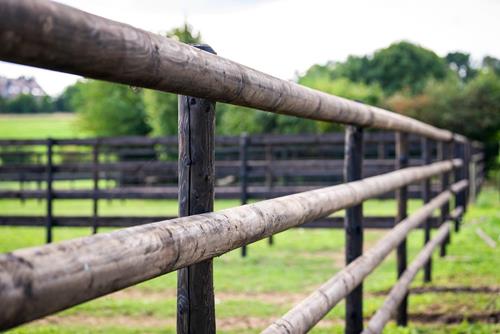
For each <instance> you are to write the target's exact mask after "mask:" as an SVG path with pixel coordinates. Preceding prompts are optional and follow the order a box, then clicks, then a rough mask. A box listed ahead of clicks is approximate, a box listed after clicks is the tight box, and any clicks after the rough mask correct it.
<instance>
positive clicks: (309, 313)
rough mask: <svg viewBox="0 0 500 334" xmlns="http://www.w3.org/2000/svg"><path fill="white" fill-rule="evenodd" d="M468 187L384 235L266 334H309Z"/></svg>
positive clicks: (443, 196) (457, 187) (442, 197)
mask: <svg viewBox="0 0 500 334" xmlns="http://www.w3.org/2000/svg"><path fill="white" fill-rule="evenodd" d="M464 187H467V182H466V181H463V182H459V183H457V184H455V185H453V186H452V187H451V188H452V190H451V191H450V190H447V191H445V192H443V193H441V194H439V195H438V196H436V197H435V198H434V199H433V200H432V201H430V202H429V203H427V204H426V205H424V206H423V207H421V208H420V209H419V210H417V211H416V212H415V213H414V214H412V215H411V216H409V217H407V218H406V219H404V220H403V221H401V222H400V223H399V224H397V225H396V226H395V227H394V228H393V229H392V230H391V231H390V232H388V233H387V234H386V235H384V236H383V237H382V238H381V239H380V240H379V241H378V242H377V244H376V245H375V246H374V247H372V248H371V249H369V250H368V251H367V252H365V253H363V255H362V256H360V257H358V258H357V259H356V260H355V261H353V262H351V263H350V264H349V265H348V266H347V267H345V268H344V269H343V270H341V271H340V272H338V273H337V274H336V275H335V276H333V277H332V278H331V279H330V280H328V281H327V282H326V283H324V284H323V285H322V286H321V287H320V288H319V289H317V290H316V291H314V292H313V293H311V294H310V295H309V296H308V297H307V298H306V299H304V300H302V301H301V302H300V303H299V304H297V305H296V306H294V307H293V308H292V309H291V310H290V311H288V312H287V313H286V314H285V315H284V316H283V317H281V318H280V319H278V320H276V321H275V322H274V323H273V324H272V325H271V326H269V327H268V328H266V329H265V330H264V331H263V332H262V333H264V334H271V333H284V334H285V333H286V334H288V333H306V332H307V331H309V330H310V329H311V328H312V327H313V326H314V325H315V324H316V323H318V321H320V320H321V319H322V318H323V317H324V316H325V315H326V314H327V313H328V312H329V311H330V310H331V309H332V308H333V307H334V306H335V305H336V304H337V303H338V302H339V301H341V300H342V299H343V298H344V297H345V296H346V295H347V294H348V293H349V292H351V291H352V290H353V289H354V288H355V287H356V286H357V285H358V284H359V283H361V282H362V281H363V279H364V278H365V277H366V276H368V275H369V274H370V273H371V272H372V271H373V270H374V269H375V268H376V267H377V266H378V265H379V264H380V263H381V262H382V261H383V260H384V258H385V257H386V256H387V255H388V254H389V253H390V252H391V251H392V250H394V249H395V248H396V247H397V246H398V245H399V244H400V243H401V242H402V241H403V240H404V239H405V238H406V236H407V234H408V233H409V232H410V231H411V230H412V229H414V228H415V227H417V226H419V225H420V224H422V222H423V221H424V220H425V219H426V218H427V217H429V216H430V215H432V213H433V212H434V210H436V209H437V208H439V207H440V206H441V205H443V203H444V202H445V201H448V200H449V199H450V198H451V196H452V192H455V191H458V190H460V189H463V188H464Z"/></svg>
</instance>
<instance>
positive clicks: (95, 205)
mask: <svg viewBox="0 0 500 334" xmlns="http://www.w3.org/2000/svg"><path fill="white" fill-rule="evenodd" d="M92 163H93V167H94V168H93V173H92V179H93V180H92V181H93V186H94V193H93V198H92V234H96V233H97V230H98V228H99V224H98V217H99V143H95V144H94V146H93V150H92Z"/></svg>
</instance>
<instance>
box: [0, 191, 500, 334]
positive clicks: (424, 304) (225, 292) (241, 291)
mask: <svg viewBox="0 0 500 334" xmlns="http://www.w3.org/2000/svg"><path fill="white" fill-rule="evenodd" d="M35 202H36V201H35ZM63 202H65V201H63ZM103 202H104V201H103ZM118 202H120V201H117V203H118ZM148 202H151V201H148ZM126 203H127V205H125V206H123V207H122V208H121V209H120V211H121V212H129V211H126V210H131V211H130V212H133V210H132V209H131V207H132V205H131V204H130V203H129V202H128V201H127V202H126ZM217 203H218V204H217V206H218V208H222V207H227V206H231V205H236V204H237V203H235V202H231V201H218V202H217ZM2 204H4V203H2ZM2 204H0V205H2ZM29 205H34V206H36V203H35V204H33V203H31V204H27V206H29ZM112 205H115V204H112ZM141 205H145V204H143V203H140V202H139V203H136V204H134V205H133V207H141ZM151 205H152V204H151ZM155 205H157V209H158V210H160V209H165V208H166V207H170V208H175V206H176V203H175V201H171V202H169V201H158V203H156V204H155ZM417 205H418V202H415V203H414V204H412V206H414V207H416V206H417ZM366 206H367V209H369V210H371V211H372V212H375V213H388V214H391V213H393V212H394V209H395V208H394V202H393V201H384V202H378V201H372V202H370V203H368V204H367V205H366ZM152 207H153V206H151V210H153V209H152ZM0 208H1V209H0V210H2V211H3V208H4V207H2V206H0ZM73 209H74V207H69V206H68V207H61V208H60V209H59V210H61V211H60V212H61V213H64V212H71V210H73ZM143 209H144V208H143ZM134 210H135V209H134ZM148 210H149V209H148ZM478 227H480V228H481V229H483V230H484V231H485V233H487V234H488V235H490V236H491V237H492V238H493V239H495V240H497V241H498V238H499V236H500V210H499V202H498V194H497V193H496V192H494V191H493V190H492V189H485V191H484V192H483V193H482V194H481V196H480V197H479V199H478V202H477V203H476V204H475V205H473V206H471V207H470V209H469V211H468V213H467V216H466V219H465V224H464V225H463V227H462V229H461V231H460V233H458V234H456V233H454V234H453V235H452V243H451V245H450V246H449V247H448V256H447V257H446V258H440V257H439V256H438V255H437V254H434V257H433V263H434V270H433V282H432V284H431V286H447V287H449V286H457V287H458V286H475V287H478V286H490V287H491V286H495V287H498V286H499V285H500V281H499V277H500V253H499V249H500V248H499V247H500V245H499V246H497V248H495V249H493V248H490V247H489V246H487V245H486V244H485V243H484V242H483V241H482V239H480V238H479V237H478V235H477V234H476V232H475V231H476V229H477V228H478ZM109 230H110V229H103V232H106V231H109ZM55 233H56V237H57V239H58V240H62V239H69V238H73V237H77V236H82V235H87V234H88V233H89V229H84V228H56V229H55ZM383 233H385V232H384V231H374V230H371V231H368V232H367V233H366V234H365V240H366V243H367V245H373V243H374V242H376V240H377V239H379V238H380V237H381V236H382V235H383ZM274 240H275V243H274V245H273V246H272V247H269V246H268V245H267V241H266V240H263V241H259V242H257V243H255V244H252V245H250V246H249V256H248V257H247V258H245V259H242V258H241V257H240V255H239V251H238V250H236V251H233V252H229V253H227V254H225V255H223V256H221V257H218V258H216V259H215V262H214V281H215V290H216V312H217V319H218V321H219V322H218V326H219V329H221V330H220V331H219V332H221V333H258V332H259V330H261V329H262V328H264V327H265V326H266V325H268V324H269V323H270V322H271V321H272V320H273V319H276V318H277V317H279V316H280V315H281V314H283V313H284V312H286V310H288V309H289V308H290V307H292V306H293V305H294V303H295V302H296V301H298V300H300V299H301V298H302V297H303V296H305V295H307V293H308V292H310V291H312V290H314V289H315V288H316V287H317V286H319V285H320V284H321V283H322V282H324V281H325V280H327V279H328V278H330V277H331V276H332V275H333V274H335V272H337V271H338V270H340V269H341V268H342V267H343V253H342V250H343V246H344V234H343V232H342V231H341V230H305V229H293V230H290V231H286V232H283V233H280V234H278V235H276V236H275V239H274ZM42 241H43V229H41V228H6V227H3V228H0V250H1V251H3V252H5V251H8V250H12V249H16V248H19V247H26V246H33V245H36V244H39V243H41V242H42ZM422 241H423V232H422V231H413V232H412V233H411V234H410V236H409V239H408V248H409V257H410V260H411V259H413V258H414V257H415V256H416V254H417V253H418V251H419V250H420V249H421V246H422ZM436 253H437V252H436ZM395 267H396V263H395V256H394V254H391V255H390V256H389V257H388V258H387V259H386V260H385V261H384V262H383V263H382V265H381V266H379V267H378V268H377V269H376V270H375V271H374V272H373V273H372V274H371V275H370V276H369V277H368V278H367V279H366V281H365V293H366V297H365V301H364V312H365V316H366V317H369V316H370V315H372V314H373V313H374V312H375V311H376V310H377V308H378V307H380V305H381V304H382V303H383V301H384V295H383V294H381V293H380V292H381V291H386V290H387V289H390V287H391V286H392V285H393V284H394V282H395V281H396V273H395ZM175 286H176V277H175V273H171V274H168V275H164V276H162V277H159V278H156V279H153V280H150V281H147V282H144V283H141V284H139V285H137V286H135V287H132V288H129V289H126V290H125V291H123V292H120V293H118V294H114V295H110V296H107V297H103V298H99V299H97V300H95V301H91V302H88V303H85V304H82V305H79V306H76V307H74V308H71V309H69V310H67V311H64V312H61V313H59V314H58V315H56V316H53V317H51V320H42V321H39V322H35V323H32V324H28V325H25V326H21V327H19V328H17V329H15V330H13V331H11V333H30V334H31V333H159V332H162V333H174V332H175V303H176V300H175ZM413 286H423V283H422V275H421V273H420V274H419V275H417V277H416V279H415V281H414V284H413ZM375 292H377V293H375ZM409 305H410V314H415V313H420V314H422V313H423V314H432V313H437V312H439V313H441V312H442V313H446V314H465V315H470V314H477V313H484V312H491V311H497V312H498V311H499V310H500V305H499V298H498V296H495V295H491V294H486V293H477V294H471V293H436V292H432V293H424V294H415V295H411V296H410V303H409ZM343 315H344V304H343V303H340V304H339V305H337V306H336V307H335V308H334V309H333V310H332V311H331V312H330V313H329V314H328V315H327V317H326V318H325V319H324V320H323V321H321V322H320V324H319V326H318V327H317V328H316V329H314V330H313V331H312V332H313V333H342V332H343V327H342V323H343V320H342V319H343ZM248 324H250V325H251V326H249V325H248ZM386 332H387V333H391V334H393V333H398V334H399V333H412V334H413V333H418V334H426V333H456V334H458V333H495V332H496V333H500V325H499V324H487V323H484V322H478V323H474V324H470V323H467V322H464V323H460V324H444V323H429V324H424V323H416V322H410V326H409V327H408V328H406V329H402V328H397V327H396V326H395V325H394V324H393V323H390V324H389V325H388V327H387V330H386Z"/></svg>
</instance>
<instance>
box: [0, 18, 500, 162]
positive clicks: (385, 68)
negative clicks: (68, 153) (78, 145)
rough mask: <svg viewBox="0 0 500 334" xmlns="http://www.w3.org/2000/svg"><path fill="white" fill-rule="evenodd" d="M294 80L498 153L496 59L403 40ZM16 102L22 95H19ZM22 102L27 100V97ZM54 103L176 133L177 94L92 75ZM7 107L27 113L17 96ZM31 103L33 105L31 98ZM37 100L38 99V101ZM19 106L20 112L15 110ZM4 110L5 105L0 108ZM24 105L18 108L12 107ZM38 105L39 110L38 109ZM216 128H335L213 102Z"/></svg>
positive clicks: (226, 131)
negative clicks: (476, 58)
mask: <svg viewBox="0 0 500 334" xmlns="http://www.w3.org/2000/svg"><path fill="white" fill-rule="evenodd" d="M167 35H168V36H169V37H171V38H175V39H177V40H179V41H181V42H184V43H190V44H192V43H201V42H202V38H201V35H200V33H199V32H194V31H193V29H192V27H191V26H189V25H188V24H184V25H183V26H181V27H179V28H176V29H173V30H172V31H170V32H169V33H168V34H167ZM297 82H298V83H299V84H302V85H305V86H308V87H311V88H315V89H318V90H321V91H324V92H327V93H331V94H335V95H338V96H342V97H346V98H349V99H354V100H357V101H360V102H364V103H368V104H371V105H375V106H379V107H382V108H386V109H389V110H392V111H395V112H398V113H401V114H404V115H408V116H410V117H414V118H416V119H419V120H422V121H424V122H427V123H430V124H433V125H435V126H438V127H443V128H447V129H450V130H451V131H454V132H458V133H461V134H464V135H466V136H468V137H469V138H472V139H476V140H480V141H482V142H485V143H487V145H488V152H489V153H490V156H493V155H496V152H497V151H498V147H497V143H498V141H499V140H500V60H499V59H496V58H494V57H490V56H486V57H484V58H483V59H482V61H481V62H480V63H475V62H473V60H472V59H471V57H470V55H469V54H467V53H464V52H451V53H448V54H447V55H446V56H444V57H439V56H438V55H437V54H436V53H434V52H433V51H432V50H429V49H426V48H424V47H422V46H419V45H416V44H413V43H410V42H407V41H401V42H397V43H394V44H391V45H390V46H388V47H386V48H382V49H380V50H377V51H375V52H374V53H372V54H369V55H364V56H349V57H348V58H347V59H346V60H345V61H330V62H328V63H326V64H316V65H313V66H311V67H310V68H309V69H308V70H307V71H306V72H305V73H304V74H303V75H300V76H298V78H297ZM18 99H19V100H23V101H24V100H27V98H26V97H25V96H20V97H19V98H18ZM24 102H26V101H24ZM47 102H51V103H52V109H51V110H74V111H76V112H77V114H78V124H79V125H80V127H81V128H82V129H83V130H85V131H86V132H88V133H91V134H94V135H96V136H117V135H154V136H159V135H174V134H176V133H177V96H176V95H174V94H169V93H162V92H157V91H152V90H148V89H136V88H132V87H129V86H125V85H119V84H114V83H107V82H102V81H96V80H81V81H79V82H78V83H76V84H75V85H73V86H70V87H68V88H67V89H66V90H65V92H63V94H61V96H59V97H58V98H56V99H54V100H53V101H45V102H43V103H45V106H48V105H49V104H50V103H47ZM10 103H11V104H12V105H13V106H16V103H17V107H12V106H11V107H10V110H12V112H26V110H28V109H29V108H25V107H19V105H22V103H21V101H17V102H16V101H12V102H10ZM30 103H31V104H32V105H34V104H35V103H34V102H33V101H31V102H30ZM37 103H39V104H40V103H41V102H37ZM16 108H17V109H16ZM0 110H2V109H0ZM14 110H22V111H14ZM38 110H39V109H38ZM216 119H217V120H216V122H217V126H216V129H217V132H218V134H221V135H236V134H240V133H242V132H247V133H281V134H297V133H317V134H320V133H325V132H331V131H338V130H339V129H340V126H339V125H336V124H331V123H324V122H319V121H311V120H306V119H301V118H295V117H290V116H283V115H277V114H272V113H267V112H261V111H257V110H252V109H249V108H243V107H239V106H233V105H227V104H223V103H219V104H218V105H217V117H216Z"/></svg>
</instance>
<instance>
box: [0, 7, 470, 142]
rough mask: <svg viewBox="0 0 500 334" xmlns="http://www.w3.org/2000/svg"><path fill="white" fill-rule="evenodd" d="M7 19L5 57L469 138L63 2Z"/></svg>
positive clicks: (9, 12)
mask: <svg viewBox="0 0 500 334" xmlns="http://www.w3.org/2000/svg"><path fill="white" fill-rule="evenodd" d="M0 18H1V19H0V44H1V45H2V48H0V60H4V61H9V62H14V63H19V64H24V65H31V66H36V67H41V68H46V69H51V70H56V71H60V72H66V73H72V74H78V75H82V76H85V77H89V78H95V79H102V80H107V81H113V82H119V83H124V84H128V85H132V86H137V87H144V88H151V89H155V90H160V91H164V92H171V93H177V94H182V95H189V96H195V97H201V98H206V99H209V100H214V101H220V102H226V103H230V104H234V105H240V106H246V107H252V108H256V109H260V110H264V111H269V112H274V113H279V114H286V115H291V116H297V117H302V118H309V119H314V120H320V121H328V122H337V123H343V124H353V125H358V126H365V127H373V128H378V129H386V130H395V131H401V132H407V133H414V134H419V135H422V136H425V137H428V138H431V139H435V140H440V141H450V140H453V139H454V140H456V141H463V140H464V139H465V138H464V137H462V136H459V135H454V134H453V133H452V132H450V131H447V130H443V129H439V128H436V127H433V126H431V125H428V124H425V123H423V122H420V121H417V120H414V119H412V118H409V117H405V116H402V115H399V114H396V113H393V112H390V111H387V110H384V109H381V108H377V107H373V106H368V105H365V104H362V103H358V102H354V101H350V100H347V99H344V98H341V97H337V96H334V95H329V94H326V93H322V92H319V91H316V90H313V89H309V88H307V87H303V86H300V85H298V84H296V83H293V82H290V81H286V80H281V79H278V78H275V77H273V76H270V75H268V74H265V73H262V72H259V71H256V70H254V69H251V68H249V67H246V66H243V65H240V64H238V63H236V62H233V61H230V60H228V59H225V58H223V57H220V56H217V55H213V54H210V53H208V52H205V51H202V50H199V49H196V48H194V47H191V46H189V45H186V44H183V43H179V42H177V41H175V40H173V39H170V38H167V37H163V36H160V35H157V34H153V33H149V32H146V31H144V30H140V29H137V28H134V27H132V26H129V25H126V24H123V23H119V22H115V21H112V20H108V19H105V18H102V17H99V16H96V15H92V14H89V13H86V12H83V11H80V10H77V9H75V8H72V7H69V6H65V5H62V4H58V3H54V2H50V1H45V0H24V1H19V0H2V1H1V2H0ZM26 22H29V24H26Z"/></svg>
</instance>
